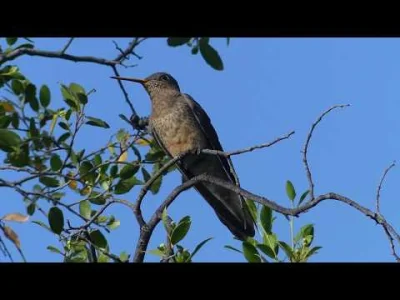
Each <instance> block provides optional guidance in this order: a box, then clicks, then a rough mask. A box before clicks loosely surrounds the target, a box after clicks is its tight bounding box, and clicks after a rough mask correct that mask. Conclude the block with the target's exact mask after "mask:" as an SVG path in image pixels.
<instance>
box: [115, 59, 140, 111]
mask: <svg viewBox="0 0 400 300" xmlns="http://www.w3.org/2000/svg"><path fill="white" fill-rule="evenodd" d="M112 69H113V71H114V74H115V76H118V77H119V76H120V75H119V73H118V70H117V68H116V67H115V66H112ZM117 81H118V85H119V87H120V88H121V90H122V93H123V94H124V97H125V102H126V103H128V106H129V108H130V109H131V111H132V115H135V116H136V115H137V113H136V110H135V108H134V107H133V104H132V102H131V100H130V99H129V95H128V93H127V91H126V90H125V87H124V85H123V84H122V83H121V80H117Z"/></svg>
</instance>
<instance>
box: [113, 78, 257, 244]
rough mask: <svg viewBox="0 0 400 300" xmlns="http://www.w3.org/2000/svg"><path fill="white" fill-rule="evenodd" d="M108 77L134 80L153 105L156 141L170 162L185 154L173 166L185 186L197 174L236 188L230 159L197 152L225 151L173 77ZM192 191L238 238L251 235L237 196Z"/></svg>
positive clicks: (217, 189)
mask: <svg viewBox="0 0 400 300" xmlns="http://www.w3.org/2000/svg"><path fill="white" fill-rule="evenodd" d="M111 78H114V79H117V80H126V81H131V82H136V83H139V84H141V85H142V86H143V87H144V89H145V90H146V92H147V94H148V95H149V97H150V101H151V114H150V117H149V129H150V132H151V135H152V136H153V138H154V140H155V141H156V142H157V143H158V145H159V146H160V148H161V149H162V150H163V151H164V152H165V153H166V154H167V155H168V156H169V157H170V158H174V157H177V156H179V155H180V154H182V153H189V154H188V155H186V156H185V157H184V158H183V159H182V160H181V161H180V162H178V163H177V169H178V170H179V171H180V173H181V174H182V181H183V182H185V181H186V180H189V179H190V178H193V177H194V176H197V175H200V174H209V175H212V176H214V177H217V178H219V179H221V180H225V181H227V182H230V183H233V184H238V182H237V176H235V174H234V173H233V172H235V171H234V167H233V163H232V160H231V159H230V157H224V156H220V155H210V154H205V153H201V152H200V151H201V150H202V149H211V150H219V151H224V150H223V148H222V146H221V143H220V141H219V137H218V134H217V132H216V130H215V128H214V126H213V125H212V123H211V120H210V118H209V116H208V115H207V113H206V112H205V110H204V109H203V108H202V107H201V105H200V104H199V103H198V102H196V101H195V100H194V99H193V97H191V96H190V95H189V94H186V93H182V92H181V89H180V86H179V84H178V82H177V81H176V79H175V78H174V77H173V76H172V75H171V74H169V73H166V72H157V73H154V74H152V75H150V76H148V77H146V78H144V79H138V78H129V77H119V76H117V77H116V76H113V77H111ZM194 188H195V189H196V190H197V191H198V192H199V194H200V195H201V196H202V197H203V198H204V199H205V200H206V202H207V203H208V204H209V205H210V206H211V207H212V209H213V210H214V212H215V214H216V216H217V217H218V218H219V220H220V221H221V222H222V223H223V224H224V225H225V226H226V227H227V228H228V229H229V231H230V232H231V233H232V234H233V235H234V236H235V237H236V238H237V239H239V240H242V241H245V240H247V238H248V237H253V236H254V235H255V229H254V225H255V221H254V220H253V218H252V216H251V214H250V212H249V210H248V207H247V205H246V202H245V199H244V198H243V197H242V196H241V195H239V194H237V193H235V192H233V191H231V190H228V189H226V188H223V187H221V186H217V185H216V184H212V183H208V182H198V183H196V184H195V185H194Z"/></svg>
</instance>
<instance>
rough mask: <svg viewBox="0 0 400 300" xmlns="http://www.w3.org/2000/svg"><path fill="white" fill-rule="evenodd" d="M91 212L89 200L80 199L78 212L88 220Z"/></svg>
mask: <svg viewBox="0 0 400 300" xmlns="http://www.w3.org/2000/svg"><path fill="white" fill-rule="evenodd" d="M91 212H92V209H91V207H90V202H89V201H87V200H85V201H81V202H80V203H79V213H80V214H81V216H82V217H84V218H86V219H88V220H89V219H90V215H91Z"/></svg>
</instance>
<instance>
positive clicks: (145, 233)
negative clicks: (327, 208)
mask: <svg viewBox="0 0 400 300" xmlns="http://www.w3.org/2000/svg"><path fill="white" fill-rule="evenodd" d="M198 182H207V183H212V184H215V185H218V186H220V187H223V188H226V189H228V190H231V191H233V192H235V193H237V194H239V195H242V196H243V197H245V198H246V199H248V200H252V201H255V202H258V203H260V204H262V205H264V206H267V207H269V208H271V209H272V210H274V211H275V212H277V213H280V214H282V215H284V216H295V217H298V216H299V215H300V214H302V213H305V212H307V211H309V210H310V209H311V208H313V207H315V206H316V205H318V204H319V203H321V202H323V201H325V200H336V201H339V202H343V203H345V204H347V205H349V206H352V207H354V208H355V209H356V210H358V211H359V212H361V213H362V214H364V215H365V216H367V217H369V218H371V219H373V220H374V221H375V222H376V223H377V224H379V225H380V226H382V227H383V229H384V230H385V232H386V231H387V232H389V233H390V234H391V235H392V236H394V237H395V239H396V240H397V242H398V243H400V235H399V234H398V233H397V232H396V231H395V230H394V229H393V227H392V226H391V225H390V224H389V223H388V222H387V221H386V220H385V219H384V218H383V217H382V216H379V215H378V214H376V213H374V212H373V211H371V210H369V209H368V208H366V207H363V206H361V205H360V204H358V203H357V202H355V201H354V200H351V199H350V198H348V197H345V196H342V195H340V194H337V193H326V194H323V195H320V196H318V197H317V198H313V199H312V200H311V201H309V202H307V203H305V204H303V205H302V206H299V207H297V208H287V207H284V206H281V205H279V204H278V203H276V202H275V201H272V200H270V199H268V198H266V197H262V196H259V195H256V194H253V193H251V192H249V191H247V190H245V189H243V188H240V187H238V186H236V185H235V184H233V183H231V182H227V181H224V180H221V179H219V178H216V177H213V176H210V175H207V174H202V175H199V176H196V177H194V178H192V179H190V180H188V181H186V182H185V183H183V184H181V185H180V186H178V187H177V188H175V189H174V190H173V191H172V192H171V193H170V194H169V196H168V197H167V198H166V199H165V201H164V202H163V203H162V204H161V205H160V206H159V208H158V209H157V211H156V212H155V213H154V214H153V216H152V217H151V219H150V221H149V222H148V224H147V225H145V226H143V227H142V229H141V231H140V237H139V242H138V244H137V247H136V252H135V255H134V258H133V261H134V262H143V259H144V256H145V252H146V249H147V246H148V243H149V241H150V237H151V234H152V232H153V230H154V229H155V227H156V226H157V224H158V223H159V222H160V220H161V215H162V212H163V210H164V208H167V207H168V206H169V205H171V203H172V202H173V201H174V200H175V199H176V198H177V197H178V196H179V195H180V193H182V192H183V191H186V190H187V189H189V188H191V187H193V186H194V185H195V184H197V183H198Z"/></svg>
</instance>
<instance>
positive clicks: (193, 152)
mask: <svg viewBox="0 0 400 300" xmlns="http://www.w3.org/2000/svg"><path fill="white" fill-rule="evenodd" d="M190 153H191V154H193V155H200V153H201V149H199V148H197V149H192V150H191V151H190Z"/></svg>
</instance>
